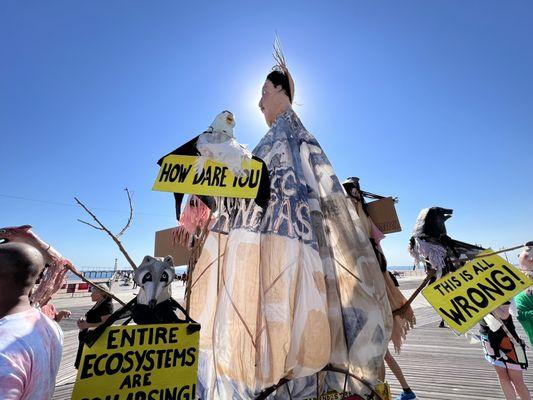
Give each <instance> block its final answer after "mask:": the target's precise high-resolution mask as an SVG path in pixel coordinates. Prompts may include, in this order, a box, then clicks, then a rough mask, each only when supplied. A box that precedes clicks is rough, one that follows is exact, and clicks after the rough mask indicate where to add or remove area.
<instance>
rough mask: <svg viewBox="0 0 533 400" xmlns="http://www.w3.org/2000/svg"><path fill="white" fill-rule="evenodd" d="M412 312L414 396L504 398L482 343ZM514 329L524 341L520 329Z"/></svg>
mask: <svg viewBox="0 0 533 400" xmlns="http://www.w3.org/2000/svg"><path fill="white" fill-rule="evenodd" d="M417 283H418V282H413V281H408V282H402V283H401V285H402V290H403V291H404V292H405V293H406V294H409V293H410V292H412V290H413V288H414V287H415V286H416V285H417ZM176 297H177V296H176ZM86 303H87V304H89V302H86ZM88 308H89V306H88V305H86V306H78V307H75V308H71V311H72V312H73V315H72V318H71V319H70V320H67V321H64V322H62V323H61V325H62V327H63V330H64V332H65V347H64V351H63V360H62V363H61V367H60V371H59V374H58V377H57V385H56V392H55V394H54V397H53V398H54V399H56V400H64V399H70V397H71V393H72V388H73V382H74V380H75V372H76V371H75V370H74V367H73V364H74V357H75V354H76V349H77V342H78V340H77V329H76V326H75V323H74V321H75V320H76V319H77V318H79V317H80V316H82V315H83V314H84V313H85V312H86V311H87V309H88ZM414 308H415V315H416V317H417V326H416V328H415V329H414V330H413V331H411V332H410V333H409V335H408V336H407V341H406V343H405V344H404V347H403V349H402V353H401V354H400V355H397V356H396V355H395V356H394V357H395V358H396V360H397V361H398V363H399V364H400V366H401V368H402V370H403V372H404V375H405V376H406V378H407V381H408V382H409V384H410V386H411V388H412V389H413V390H414V391H415V392H416V394H417V398H418V399H421V400H452V399H457V400H480V399H484V400H485V399H488V400H501V399H503V394H502V393H501V390H500V388H499V384H498V379H497V377H496V373H495V372H494V369H493V368H492V367H491V366H490V365H489V363H488V362H487V361H485V359H484V358H483V352H482V350H481V345H480V344H479V343H474V344H472V343H470V342H469V340H468V339H467V338H466V337H465V336H455V335H454V334H453V332H452V331H451V330H449V329H442V328H438V324H439V321H440V317H439V316H438V315H437V314H436V312H435V311H434V310H433V309H432V308H431V307H429V306H428V304H427V303H426V302H425V300H424V299H423V298H422V297H421V296H420V297H419V298H417V300H416V301H415V303H414ZM517 325H519V324H518V323H517ZM517 328H518V329H519V332H520V333H521V335H522V337H523V338H524V339H526V337H525V334H524V333H523V331H522V329H521V327H519V326H517ZM391 352H393V350H392V348H391ZM393 354H394V353H393ZM528 359H529V360H530V362H532V361H533V352H532V351H531V350H530V349H528ZM524 376H525V378H526V383H527V385H528V387H529V388H530V390H531V389H533V373H532V372H531V370H530V371H526V372H525V375H524ZM387 380H388V382H389V383H390V385H391V387H392V391H393V394H394V395H397V394H398V393H399V392H400V390H401V389H400V387H399V385H398V383H397V381H396V380H395V378H394V376H393V375H392V374H391V373H390V372H389V371H387Z"/></svg>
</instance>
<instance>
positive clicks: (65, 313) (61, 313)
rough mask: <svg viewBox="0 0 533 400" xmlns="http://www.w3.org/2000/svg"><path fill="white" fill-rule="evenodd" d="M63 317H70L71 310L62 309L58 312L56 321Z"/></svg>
mask: <svg viewBox="0 0 533 400" xmlns="http://www.w3.org/2000/svg"><path fill="white" fill-rule="evenodd" d="M63 318H70V310H61V311H59V312H58V313H57V314H56V321H57V322H59V321H61V320H62V319H63Z"/></svg>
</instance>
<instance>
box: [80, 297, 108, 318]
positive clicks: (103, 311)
mask: <svg viewBox="0 0 533 400" xmlns="http://www.w3.org/2000/svg"><path fill="white" fill-rule="evenodd" d="M109 314H113V300H111V299H109V298H107V299H105V300H103V301H102V302H101V303H96V304H95V305H94V306H93V308H91V309H90V310H89V311H87V313H86V314H85V320H86V321H87V322H88V323H90V324H95V323H98V322H102V317H103V316H104V315H109Z"/></svg>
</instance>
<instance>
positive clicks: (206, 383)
mask: <svg viewBox="0 0 533 400" xmlns="http://www.w3.org/2000/svg"><path fill="white" fill-rule="evenodd" d="M253 154H254V155H256V156H258V157H259V158H261V159H263V160H264V161H265V163H266V164H267V166H268V170H269V172H270V182H271V198H270V201H269V204H268V206H267V208H266V209H262V208H261V207H259V206H257V205H256V204H255V203H254V202H253V201H247V200H240V201H239V202H238V204H237V206H235V207H232V208H231V209H228V208H226V209H223V210H221V213H220V215H219V217H218V220H217V221H216V223H215V225H214V226H213V228H212V229H211V231H210V233H209V235H208V237H207V239H206V242H205V245H204V248H203V251H202V254H201V256H200V258H199V260H198V263H197V265H196V267H195V269H194V272H193V274H192V276H191V279H192V281H191V298H190V315H191V317H192V318H193V319H195V320H196V321H198V322H199V323H200V324H201V325H202V329H201V333H200V360H199V370H198V396H199V397H200V398H202V399H250V398H254V397H255V396H256V395H257V394H258V393H259V392H260V391H261V390H263V389H265V388H267V387H269V386H271V385H273V384H276V383H278V382H279V381H280V379H282V378H287V379H290V380H291V382H290V383H289V384H288V385H287V386H288V387H286V386H283V387H282V388H280V389H278V391H277V393H276V394H275V395H273V396H272V398H276V399H287V398H289V394H288V393H287V391H288V390H289V389H290V391H291V396H292V398H293V399H304V398H310V397H316V393H317V382H318V385H319V388H318V389H319V391H321V392H322V391H327V390H337V391H341V392H342V390H343V388H344V387H346V389H347V391H352V392H357V393H368V390H367V389H366V388H365V387H364V386H363V385H361V384H360V383H359V382H358V381H357V380H355V379H353V378H349V379H348V380H347V382H346V386H345V376H344V375H341V374H335V373H332V372H324V373H320V374H319V375H318V376H317V375H316V374H315V373H316V372H318V371H321V370H322V369H323V367H324V366H326V365H327V364H328V363H330V364H332V365H333V366H335V367H339V368H345V369H346V370H349V371H350V372H351V373H353V374H354V375H356V376H358V377H360V378H363V379H365V380H367V381H368V382H370V383H371V384H375V383H376V380H377V377H378V374H379V370H380V368H381V367H382V366H383V356H384V353H385V351H386V348H387V343H388V341H389V338H390V334H391V330H392V318H391V309H390V305H389V301H388V299H387V293H386V288H385V284H384V280H383V275H382V273H381V271H380V269H379V266H378V264H377V260H376V256H375V254H374V251H373V249H372V247H371V245H370V243H369V240H368V237H367V234H366V232H365V231H364V229H363V227H362V226H361V223H360V220H359V217H358V216H357V213H356V211H355V208H354V206H353V204H352V203H351V202H350V200H349V199H347V198H346V197H345V193H344V190H343V188H342V186H341V184H340V182H339V180H338V178H337V177H336V176H335V173H334V171H333V168H332V167H331V164H330V163H329V161H328V159H327V157H326V155H325V154H324V152H323V151H322V149H321V147H320V145H319V144H318V142H317V141H316V139H315V138H314V137H313V136H312V135H311V134H310V133H309V132H307V130H306V129H305V128H304V126H303V125H302V123H301V122H300V120H299V118H298V116H297V115H296V114H295V113H294V111H292V109H289V110H288V111H286V112H285V113H283V114H281V115H280V116H278V118H277V119H276V121H275V122H274V123H273V125H272V127H271V129H270V130H269V131H268V133H267V134H266V135H265V136H264V137H263V139H262V140H261V142H260V143H259V144H258V146H257V147H256V148H255V150H254V151H253Z"/></svg>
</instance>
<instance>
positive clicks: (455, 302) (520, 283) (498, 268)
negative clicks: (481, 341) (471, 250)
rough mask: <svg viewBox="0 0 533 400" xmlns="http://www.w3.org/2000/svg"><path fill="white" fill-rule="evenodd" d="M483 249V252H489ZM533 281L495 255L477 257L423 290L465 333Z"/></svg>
mask: <svg viewBox="0 0 533 400" xmlns="http://www.w3.org/2000/svg"><path fill="white" fill-rule="evenodd" d="M492 252H493V251H492V250H486V251H484V252H483V253H481V254H480V255H482V254H488V253H492ZM532 284H533V281H532V280H531V279H529V278H528V277H527V276H526V275H524V274H523V273H522V272H520V271H519V270H518V269H517V268H515V267H513V266H512V265H511V264H509V263H508V262H507V261H505V260H504V259H503V258H501V257H500V256H498V255H492V256H488V257H482V258H476V259H475V260H473V261H470V262H468V263H466V264H465V266H464V267H462V268H460V269H459V270H457V271H455V272H454V273H452V274H448V275H446V276H444V277H443V278H441V279H439V280H438V281H436V282H434V283H433V284H431V285H430V286H428V287H427V288H425V289H424V290H423V291H422V294H423V295H424V297H425V298H426V299H427V300H428V301H429V303H430V304H431V305H432V306H433V308H434V309H435V310H437V312H438V313H439V315H440V316H441V317H442V318H444V320H445V321H446V323H447V324H448V326H450V328H452V329H454V330H456V331H457V332H459V333H465V332H466V331H468V330H469V329H470V328H471V327H472V326H474V325H475V324H476V323H477V322H479V321H480V320H481V319H482V318H483V317H484V316H485V315H487V314H488V313H490V312H491V311H492V310H494V309H495V308H496V307H498V306H500V305H502V304H503V303H505V302H506V301H508V300H509V299H511V298H513V297H514V296H516V295H517V294H518V293H520V292H521V291H522V290H524V289H526V288H527V287H528V286H530V285H532Z"/></svg>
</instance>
